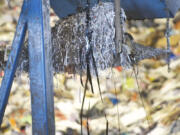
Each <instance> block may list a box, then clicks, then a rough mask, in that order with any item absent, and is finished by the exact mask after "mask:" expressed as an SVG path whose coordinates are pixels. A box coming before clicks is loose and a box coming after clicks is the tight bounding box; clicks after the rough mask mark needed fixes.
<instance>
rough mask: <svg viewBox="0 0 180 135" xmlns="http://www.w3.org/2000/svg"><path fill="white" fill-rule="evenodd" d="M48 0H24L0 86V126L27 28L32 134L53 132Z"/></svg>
mask: <svg viewBox="0 0 180 135" xmlns="http://www.w3.org/2000/svg"><path fill="white" fill-rule="evenodd" d="M49 8H50V7H49V0H24V3H23V7H22V11H21V15H20V18H19V21H18V25H17V28H16V34H15V37H14V41H13V44H12V50H11V53H10V56H9V59H8V62H7V67H6V70H5V76H4V78H3V80H2V84H1V88H0V125H1V123H2V119H3V116H4V111H5V108H6V105H7V102H8V97H9V94H10V89H11V86H12V82H13V79H14V74H15V71H16V67H17V64H18V60H19V56H20V54H21V50H22V45H23V41H24V38H25V34H26V30H27V28H28V36H29V39H28V43H29V61H30V64H29V65H30V67H29V70H30V85H31V86H30V87H31V105H32V127H33V135H54V134H55V122H54V100H53V77H52V68H51V67H52V64H51V58H50V56H51V55H50V54H51V31H50V30H51V29H50V25H49V22H50V21H49Z"/></svg>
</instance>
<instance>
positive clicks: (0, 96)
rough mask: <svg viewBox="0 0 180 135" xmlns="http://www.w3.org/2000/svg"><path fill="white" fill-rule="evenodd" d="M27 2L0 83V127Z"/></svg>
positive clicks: (24, 20)
mask: <svg viewBox="0 0 180 135" xmlns="http://www.w3.org/2000/svg"><path fill="white" fill-rule="evenodd" d="M27 5H28V4H27V0H25V1H24V3H23V6H22V11H21V14H20V17H19V21H18V24H17V27H16V29H17V30H16V33H15V37H14V40H13V43H12V50H11V53H10V54H9V58H8V62H7V66H6V70H5V75H4V77H3V80H2V82H1V87H0V126H1V123H2V120H3V116H4V111H5V108H6V105H7V102H8V98H9V94H10V90H11V86H12V82H13V79H14V74H15V71H16V67H17V64H18V60H19V56H20V53H21V49H22V45H23V42H24V38H25V34H26V29H27V19H26V18H27Z"/></svg>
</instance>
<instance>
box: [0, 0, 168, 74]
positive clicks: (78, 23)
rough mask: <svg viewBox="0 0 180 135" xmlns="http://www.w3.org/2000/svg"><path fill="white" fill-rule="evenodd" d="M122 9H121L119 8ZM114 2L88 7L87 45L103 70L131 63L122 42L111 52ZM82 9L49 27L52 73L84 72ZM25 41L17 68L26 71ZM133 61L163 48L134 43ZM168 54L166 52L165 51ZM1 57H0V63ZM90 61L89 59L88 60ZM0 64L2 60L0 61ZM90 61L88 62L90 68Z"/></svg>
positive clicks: (161, 53) (85, 49)
mask: <svg viewBox="0 0 180 135" xmlns="http://www.w3.org/2000/svg"><path fill="white" fill-rule="evenodd" d="M122 11H123V10H122ZM122 13H123V14H122V15H121V18H123V19H124V20H122V22H123V23H122V26H123V31H124V32H125V19H126V16H125V13H124V12H122ZM114 16H115V14H114V4H113V3H111V2H103V3H101V4H97V5H95V6H94V7H92V8H91V9H90V28H89V29H90V31H91V32H92V39H91V42H90V44H91V46H92V51H93V56H94V59H95V63H96V67H97V69H98V70H104V69H106V68H109V67H114V66H122V67H123V68H124V69H128V68H131V67H132V66H133V65H132V62H131V61H130V60H129V56H128V55H129V54H128V53H127V49H126V47H125V45H122V53H121V54H120V55H119V57H116V58H114V52H115V42H114V38H115V28H114ZM86 28H87V27H86V12H85V11H81V12H79V13H77V14H75V15H71V16H68V17H67V18H63V19H60V20H59V21H58V22H57V23H56V25H55V27H53V28H52V35H51V36H52V63H53V69H54V72H69V73H78V74H79V73H82V72H84V73H85V72H86V64H87V63H86V53H87V47H86V46H87V44H88V42H87V37H86V30H87V29H86ZM27 48H28V47H27V42H26V43H25V46H24V47H23V50H22V53H21V57H20V62H19V64H18V65H19V67H18V69H20V70H25V71H28V68H29V60H28V49H27ZM134 49H135V52H136V53H135V54H134V55H133V60H134V63H133V64H136V63H138V62H139V61H140V60H143V59H146V58H152V57H156V56H162V55H166V54H167V50H163V49H155V48H151V47H145V46H143V45H140V44H137V43H135V45H134ZM168 53H170V52H168ZM1 60H2V59H0V62H1ZM90 61H92V58H91V59H90ZM1 63H3V62H1ZM92 66H93V64H92V62H90V67H91V68H92Z"/></svg>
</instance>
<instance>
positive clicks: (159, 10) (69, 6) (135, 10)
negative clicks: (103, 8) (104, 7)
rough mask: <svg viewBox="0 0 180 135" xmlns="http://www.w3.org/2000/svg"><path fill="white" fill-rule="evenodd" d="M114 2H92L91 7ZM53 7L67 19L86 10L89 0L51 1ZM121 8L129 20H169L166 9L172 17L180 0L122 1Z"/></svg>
mask: <svg viewBox="0 0 180 135" xmlns="http://www.w3.org/2000/svg"><path fill="white" fill-rule="evenodd" d="M98 1H102V2H114V0H90V4H91V6H93V5H95V4H97V3H98ZM50 3H51V6H52V8H53V9H54V11H55V13H56V14H57V15H58V16H59V17H66V16H68V15H70V14H74V13H76V12H77V8H78V7H82V8H85V7H86V3H87V0H50ZM121 6H122V8H123V9H124V10H125V12H126V15H127V17H128V18H129V19H153V18H167V17H168V16H167V11H166V8H168V9H169V12H170V17H173V16H174V15H175V13H176V12H177V11H178V9H180V0H168V1H167V4H166V0H121Z"/></svg>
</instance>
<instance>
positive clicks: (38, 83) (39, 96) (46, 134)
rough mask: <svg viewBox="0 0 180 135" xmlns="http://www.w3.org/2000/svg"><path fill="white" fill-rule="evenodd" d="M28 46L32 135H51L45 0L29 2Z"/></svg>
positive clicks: (49, 70)
mask: <svg viewBox="0 0 180 135" xmlns="http://www.w3.org/2000/svg"><path fill="white" fill-rule="evenodd" d="M29 2H30V8H29V16H28V35H29V39H28V45H29V61H30V63H29V66H30V67H29V69H30V88H31V106H32V128H33V135H54V134H55V123H54V100H53V77H52V64H51V59H50V55H51V30H50V20H49V7H50V5H49V1H48V0H29Z"/></svg>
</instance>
